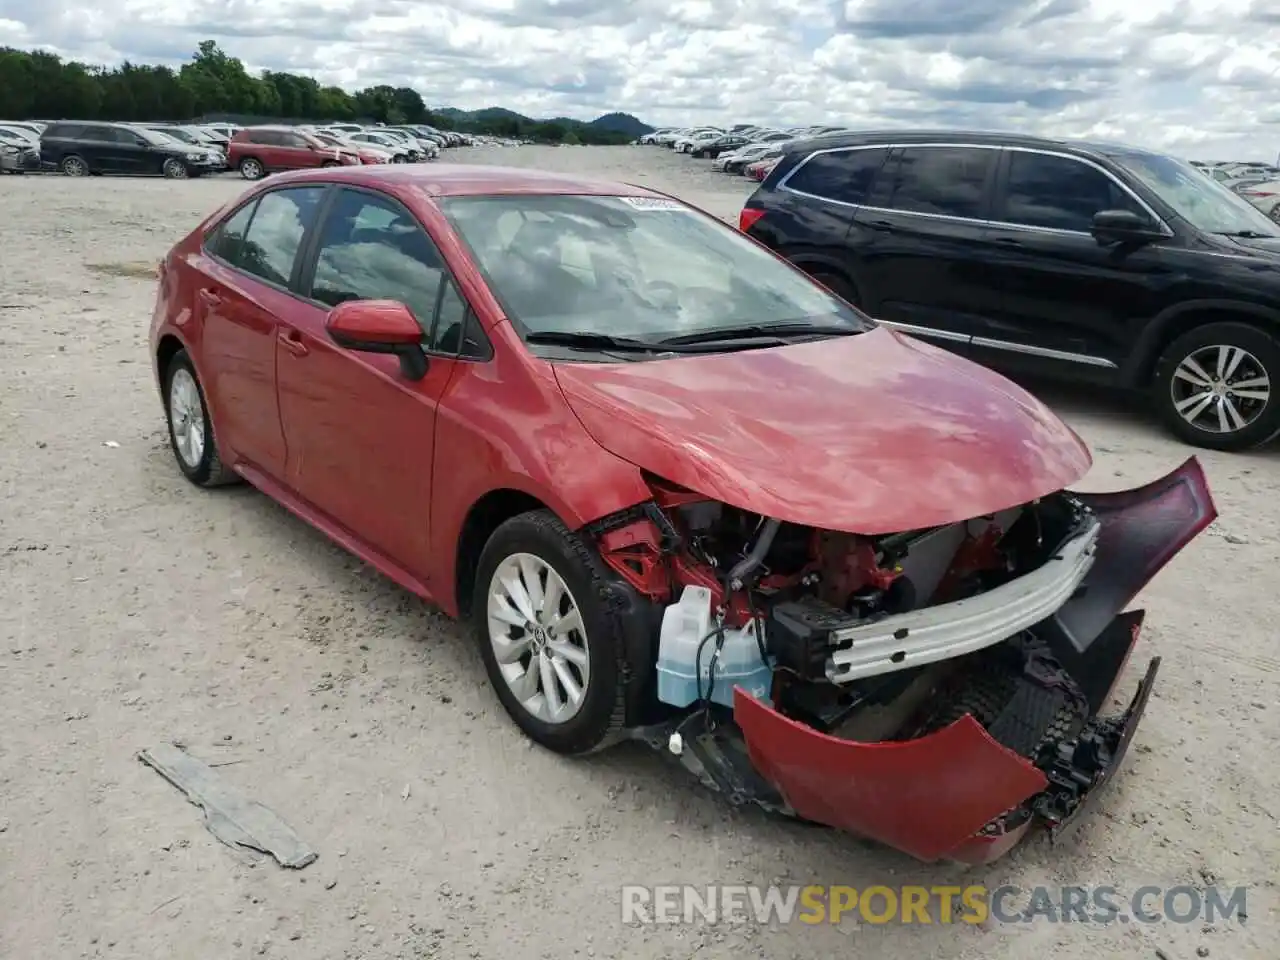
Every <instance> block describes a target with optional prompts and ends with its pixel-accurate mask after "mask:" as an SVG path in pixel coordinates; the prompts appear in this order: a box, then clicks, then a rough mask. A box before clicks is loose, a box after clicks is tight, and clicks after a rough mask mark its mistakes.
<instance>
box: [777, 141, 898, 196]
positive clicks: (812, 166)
mask: <svg viewBox="0 0 1280 960" xmlns="http://www.w3.org/2000/svg"><path fill="white" fill-rule="evenodd" d="M888 155H889V150H888V148H887V147H877V148H875V149H873V150H838V151H836V152H834V153H819V154H815V155H814V156H811V157H810V158H809V159H808V160H807V161H805V163H804V165H803V166H801V167H800V169H798V170H797V171H796V172H795V173H793V174H792V175H791V177H790V178H789V179H788V180H787V189H789V190H798V191H800V192H801V193H807V194H810V195H812V196H815V197H822V198H824V199H826V200H836V201H839V202H840V203H866V201H867V197H868V196H869V195H870V194H871V185H872V183H873V182H874V181H875V177H876V174H877V173H879V172H880V168H881V167H883V166H884V160H885V157H887V156H888Z"/></svg>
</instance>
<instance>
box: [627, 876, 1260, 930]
mask: <svg viewBox="0 0 1280 960" xmlns="http://www.w3.org/2000/svg"><path fill="white" fill-rule="evenodd" d="M1247 917H1248V911H1247V888H1245V887H1207V888H1201V887H1192V886H1174V887H1159V886H1142V887H1138V888H1136V889H1135V890H1133V892H1131V893H1122V892H1121V891H1120V890H1119V889H1118V888H1116V887H1112V886H1064V887H1031V888H1022V887H1017V886H1001V887H991V888H988V887H985V886H977V885H975V886H963V887H962V886H941V885H939V886H930V887H925V886H900V887H889V886H870V887H864V888H862V889H858V888H856V887H849V886H820V885H810V886H769V887H761V886H732V885H711V886H701V887H699V886H690V885H671V886H654V887H643V886H627V887H623V888H622V921H623V923H629V924H696V923H702V924H717V923H757V924H784V925H785V924H789V923H804V924H820V923H832V924H838V923H841V922H843V921H846V920H856V921H858V922H860V923H868V924H889V923H899V924H947V923H967V924H981V923H987V922H989V921H995V922H997V923H1037V922H1039V923H1096V924H1109V923H1144V924H1154V923H1179V924H1184V923H1214V922H1218V921H1237V922H1240V923H1243V922H1245V920H1246V919H1247Z"/></svg>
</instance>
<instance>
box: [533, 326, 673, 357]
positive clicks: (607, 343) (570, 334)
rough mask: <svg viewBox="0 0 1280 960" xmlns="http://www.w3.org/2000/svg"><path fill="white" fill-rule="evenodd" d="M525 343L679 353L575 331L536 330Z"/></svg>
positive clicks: (655, 345) (627, 339)
mask: <svg viewBox="0 0 1280 960" xmlns="http://www.w3.org/2000/svg"><path fill="white" fill-rule="evenodd" d="M524 339H525V342H526V343H533V344H546V345H547V346H552V347H576V348H578V349H580V350H614V351H617V352H619V353H678V352H680V351H678V350H676V349H673V348H671V347H669V346H666V345H665V344H662V343H655V342H654V341H652V340H637V339H635V338H634V337H612V336H610V335H609V334H607V333H588V332H584V331H577V330H537V331H534V332H532V333H530V334H528V335H527V336H526V337H525V338H524Z"/></svg>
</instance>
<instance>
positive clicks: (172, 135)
mask: <svg viewBox="0 0 1280 960" xmlns="http://www.w3.org/2000/svg"><path fill="white" fill-rule="evenodd" d="M144 132H146V133H154V134H157V135H159V136H161V137H168V138H169V139H171V140H181V141H182V142H183V143H195V142H196V138H195V137H193V136H191V134H189V133H187V132H186V131H185V130H152V129H151V128H149V127H148V128H147V130H146V131H144Z"/></svg>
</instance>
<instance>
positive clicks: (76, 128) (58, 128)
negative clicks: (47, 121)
mask: <svg viewBox="0 0 1280 960" xmlns="http://www.w3.org/2000/svg"><path fill="white" fill-rule="evenodd" d="M41 135H42V136H45V137H50V138H53V137H62V138H64V139H67V140H77V139H79V138H80V137H82V136H83V135H84V127H83V126H82V125H81V124H78V123H55V124H53V125H52V126H50V127H46V128H45V131H44V133H43V134H41Z"/></svg>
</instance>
